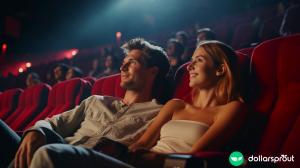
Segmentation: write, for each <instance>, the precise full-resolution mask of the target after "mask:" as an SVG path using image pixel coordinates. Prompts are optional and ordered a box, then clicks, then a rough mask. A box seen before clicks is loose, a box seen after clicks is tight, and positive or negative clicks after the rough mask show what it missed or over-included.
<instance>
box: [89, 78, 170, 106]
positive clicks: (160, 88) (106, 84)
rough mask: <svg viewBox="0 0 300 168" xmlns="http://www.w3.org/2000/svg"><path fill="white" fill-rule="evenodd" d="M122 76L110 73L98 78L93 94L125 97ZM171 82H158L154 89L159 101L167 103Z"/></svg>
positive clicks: (165, 80)
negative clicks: (121, 83)
mask: <svg viewBox="0 0 300 168" xmlns="http://www.w3.org/2000/svg"><path fill="white" fill-rule="evenodd" d="M120 82H121V76H120V74H115V75H110V76H106V77H103V78H100V79H98V80H97V81H96V82H95V84H94V86H93V88H92V95H106V96H114V97H119V98H123V97H124V95H125V90H124V89H123V88H121V86H120ZM168 84H169V82H168V81H167V79H164V80H163V81H160V82H157V83H156V86H157V87H154V90H153V95H152V96H153V98H155V99H156V100H157V101H158V102H159V103H162V104H163V103H165V102H166V101H167V100H169V99H170V94H171V93H170V92H171V91H170V90H169V88H167V87H170V86H167V85H168Z"/></svg>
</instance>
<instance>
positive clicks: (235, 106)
mask: <svg viewBox="0 0 300 168" xmlns="http://www.w3.org/2000/svg"><path fill="white" fill-rule="evenodd" d="M219 111H220V114H221V115H231V114H233V115H236V114H238V113H243V112H245V111H246V105H245V103H244V102H242V101H240V100H234V101H231V102H228V103H227V104H225V105H223V106H221V108H220V109H219Z"/></svg>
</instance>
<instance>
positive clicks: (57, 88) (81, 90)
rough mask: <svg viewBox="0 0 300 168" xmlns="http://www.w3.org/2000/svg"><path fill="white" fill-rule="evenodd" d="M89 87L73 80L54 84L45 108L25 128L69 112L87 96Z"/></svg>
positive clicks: (82, 81) (78, 80)
mask: <svg viewBox="0 0 300 168" xmlns="http://www.w3.org/2000/svg"><path fill="white" fill-rule="evenodd" d="M90 91H91V85H90V83H89V82H87V81H85V80H83V79H80V78H74V79H71V80H68V81H64V82H59V83H57V84H55V85H54V86H53V88H52V90H51V91H50V93H49V97H48V102H47V106H46V108H45V109H44V110H43V111H42V112H41V113H40V114H39V115H38V116H37V117H35V118H34V120H33V121H31V122H30V123H29V124H28V125H27V127H26V128H28V127H30V126H32V125H34V123H35V122H37V121H38V120H42V119H45V118H46V117H51V116H53V115H56V114H59V113H62V112H64V111H67V110H70V109H72V108H74V107H75V105H78V104H79V103H80V102H81V101H82V100H83V99H85V98H87V97H88V96H89V93H90Z"/></svg>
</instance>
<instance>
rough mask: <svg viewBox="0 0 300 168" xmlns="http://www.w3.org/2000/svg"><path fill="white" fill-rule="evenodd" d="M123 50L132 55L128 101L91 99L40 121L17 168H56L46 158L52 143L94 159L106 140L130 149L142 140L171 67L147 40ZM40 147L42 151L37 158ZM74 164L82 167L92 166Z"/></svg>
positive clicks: (125, 67)
mask: <svg viewBox="0 0 300 168" xmlns="http://www.w3.org/2000/svg"><path fill="white" fill-rule="evenodd" d="M122 48H123V50H124V52H125V54H126V57H125V58H124V61H123V63H122V65H121V67H120V70H121V83H120V85H121V87H122V88H124V89H126V92H125V96H124V98H123V99H119V98H115V97H109V96H91V97H89V98H87V99H86V100H84V101H83V102H82V103H81V104H80V105H79V106H77V107H76V108H74V109H73V110H70V111H67V112H64V113H62V114H59V115H56V116H53V117H52V118H50V119H49V118H48V119H46V120H41V121H38V122H37V123H36V124H35V126H34V127H32V128H30V129H29V130H27V131H26V132H25V134H24V137H23V140H22V142H21V144H20V147H19V149H18V151H17V153H16V155H15V161H14V164H15V167H26V166H28V167H29V166H30V167H37V166H38V167H39V166H42V165H43V164H47V165H44V166H47V167H51V161H49V160H47V157H45V154H44V153H45V152H46V153H47V151H48V148H51V145H46V144H47V143H49V142H50V143H51V142H63V143H67V144H60V145H61V146H60V147H59V150H61V151H64V150H66V151H70V150H71V151H73V152H74V153H76V154H78V157H87V158H94V157H93V156H94V155H98V154H99V152H96V151H94V150H89V149H93V148H95V147H96V146H97V144H98V143H99V141H100V139H101V138H103V137H106V138H109V139H112V140H114V141H118V142H120V143H123V144H125V145H130V144H132V143H133V142H134V141H136V140H137V139H138V138H139V137H140V136H141V134H142V133H143V132H144V130H145V129H146V127H147V126H148V124H150V122H151V121H152V119H153V118H154V117H155V116H156V115H157V114H158V112H159V110H160V108H161V105H159V104H158V103H157V102H156V100H155V99H153V91H154V89H155V86H156V84H157V82H159V81H160V80H161V79H163V78H164V77H165V75H166V74H167V72H168V70H169V66H170V65H169V62H168V59H167V56H166V54H165V52H164V51H163V49H162V48H161V47H158V46H154V45H152V44H150V43H149V42H147V41H145V40H144V39H140V38H137V39H132V40H130V41H129V42H127V43H126V44H125V45H123V46H122ZM57 134H58V135H59V136H58V135H57ZM50 137H51V138H50ZM53 137H55V138H53ZM57 137H58V138H57ZM59 137H62V138H63V139H62V138H59ZM57 140H58V141H57ZM44 145H46V146H44ZM41 146H44V147H41ZM75 146H80V147H75ZM40 147H41V148H40ZM38 148H40V149H39V151H40V152H37V153H36V154H35V151H36V150H37V149H38ZM41 153H42V154H41ZM34 154H35V155H34ZM61 157H64V156H61ZM32 158H33V159H32ZM45 158H46V159H45ZM67 158H68V156H66V158H65V159H67ZM74 162H75V163H76V164H77V166H79V165H78V164H87V163H83V162H80V163H79V162H76V161H75V160H74ZM48 164H50V165H48Z"/></svg>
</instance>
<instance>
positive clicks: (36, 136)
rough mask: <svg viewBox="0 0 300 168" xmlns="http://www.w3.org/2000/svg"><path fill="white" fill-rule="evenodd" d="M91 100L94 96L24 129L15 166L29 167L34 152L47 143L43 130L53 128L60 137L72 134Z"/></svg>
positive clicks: (93, 99) (82, 118)
mask: <svg viewBox="0 0 300 168" xmlns="http://www.w3.org/2000/svg"><path fill="white" fill-rule="evenodd" d="M93 101H95V98H93V97H89V98H87V99H86V100H84V101H83V102H82V103H81V104H80V105H79V106H77V107H76V108H74V109H72V110H70V111H67V112H64V113H62V114H59V115H56V116H53V117H52V118H47V119H46V120H41V121H38V122H37V123H36V124H35V125H34V126H33V127H32V128H30V129H28V130H26V131H25V133H24V135H23V139H22V142H21V144H20V147H19V149H18V151H17V153H16V156H15V167H17V168H18V167H21V168H23V167H29V165H30V162H31V159H32V156H33V154H34V152H35V151H36V150H37V149H38V148H39V147H41V146H43V145H45V144H47V143H48V142H47V137H46V135H47V133H46V132H45V130H47V129H48V130H54V131H55V132H57V133H58V134H59V135H61V136H62V137H66V136H68V135H70V134H72V133H73V132H74V131H75V130H76V129H77V128H78V127H79V126H80V123H81V122H82V121H83V120H84V116H85V112H86V110H87V108H88V107H89V105H90V103H92V102H93ZM45 128H46V129H45Z"/></svg>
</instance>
